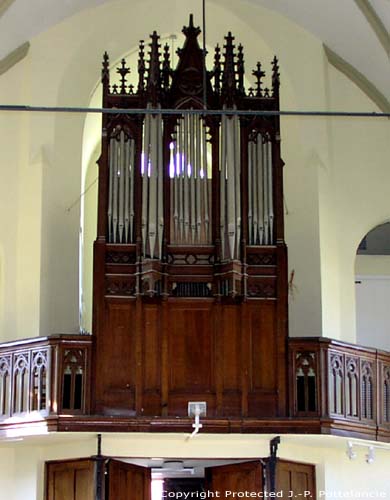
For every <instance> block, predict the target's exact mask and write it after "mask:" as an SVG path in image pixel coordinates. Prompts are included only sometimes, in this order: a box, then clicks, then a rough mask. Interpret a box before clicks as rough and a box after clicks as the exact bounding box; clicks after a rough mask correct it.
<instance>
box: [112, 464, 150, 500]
mask: <svg viewBox="0 0 390 500" xmlns="http://www.w3.org/2000/svg"><path fill="white" fill-rule="evenodd" d="M150 492H151V472H150V469H148V468H146V467H138V466H136V465H132V464H127V463H125V462H121V461H119V460H110V462H109V465H108V499H107V500H150V495H151V493H150Z"/></svg>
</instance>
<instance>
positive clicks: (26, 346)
mask: <svg viewBox="0 0 390 500" xmlns="http://www.w3.org/2000/svg"><path fill="white" fill-rule="evenodd" d="M91 344H92V339H91V337H88V336H82V335H55V336H50V337H38V338H33V339H27V340H19V341H14V342H8V343H5V344H0V421H4V420H5V419H9V418H11V417H23V416H26V415H27V414H31V413H34V412H35V413H38V414H40V415H41V416H42V417H47V416H50V415H57V414H72V415H74V414H86V413H88V412H89V381H90V358H91V352H90V351H91Z"/></svg>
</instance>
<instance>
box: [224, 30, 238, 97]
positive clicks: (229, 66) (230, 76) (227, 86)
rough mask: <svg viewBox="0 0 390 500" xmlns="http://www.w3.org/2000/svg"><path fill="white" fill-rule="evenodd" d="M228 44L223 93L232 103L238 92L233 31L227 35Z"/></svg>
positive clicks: (225, 46) (226, 45) (226, 47)
mask: <svg viewBox="0 0 390 500" xmlns="http://www.w3.org/2000/svg"><path fill="white" fill-rule="evenodd" d="M225 40H226V44H225V45H224V48H225V61H224V68H223V77H222V93H223V94H224V96H225V101H226V102H227V103H228V104H229V105H231V104H233V101H234V96H235V93H236V72H235V61H234V59H235V54H234V47H235V46H234V45H233V41H234V37H233V36H232V34H231V32H230V31H229V33H228V34H227V36H225Z"/></svg>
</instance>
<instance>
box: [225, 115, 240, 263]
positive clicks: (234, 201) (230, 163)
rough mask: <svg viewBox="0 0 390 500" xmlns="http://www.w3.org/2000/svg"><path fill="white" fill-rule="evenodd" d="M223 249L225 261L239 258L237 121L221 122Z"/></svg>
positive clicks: (233, 117) (238, 143) (227, 120)
mask: <svg viewBox="0 0 390 500" xmlns="http://www.w3.org/2000/svg"><path fill="white" fill-rule="evenodd" d="M220 171H221V241H222V245H221V249H222V259H226V258H227V259H238V258H239V240H240V232H241V194H240V189H241V183H240V176H241V167H240V130H239V122H238V117H237V116H236V115H233V116H232V117H226V116H222V120H221V166H220Z"/></svg>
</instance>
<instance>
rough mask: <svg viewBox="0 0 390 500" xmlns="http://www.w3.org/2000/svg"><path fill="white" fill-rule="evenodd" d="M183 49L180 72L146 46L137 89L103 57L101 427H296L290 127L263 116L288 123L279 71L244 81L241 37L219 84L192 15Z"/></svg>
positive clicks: (228, 51) (98, 326) (227, 55)
mask: <svg viewBox="0 0 390 500" xmlns="http://www.w3.org/2000/svg"><path fill="white" fill-rule="evenodd" d="M183 34H184V36H185V42H184V46H183V47H182V48H181V49H179V50H178V51H177V54H178V62H177V65H176V67H175V68H174V67H172V65H171V58H172V55H171V54H170V49H169V46H168V45H165V46H164V47H162V46H161V44H160V43H159V36H158V34H157V33H156V32H153V34H152V35H151V39H150V43H148V44H145V43H144V42H143V41H141V42H140V45H139V56H138V68H137V69H136V71H137V72H138V85H137V86H134V85H130V84H129V83H128V81H127V78H128V74H129V72H130V69H129V68H128V67H127V66H126V61H125V60H122V61H121V63H120V65H119V67H118V68H117V70H116V74H115V75H117V76H118V79H117V80H115V83H113V81H114V78H113V75H112V74H111V73H112V71H111V72H110V68H109V56H108V54H107V53H106V54H105V55H104V61H103V70H102V86H103V107H104V108H107V109H109V113H106V114H104V116H103V125H102V149H101V156H100V159H99V161H98V165H99V188H98V231H97V239H96V241H95V245H94V292H93V293H94V306H93V307H94V309H93V318H94V319H93V332H94V335H95V348H94V356H93V366H92V370H93V379H94V380H95V383H94V385H93V387H92V413H95V414H103V415H104V414H106V415H112V414H114V415H126V416H132V417H154V416H160V417H166V418H167V419H169V417H185V416H187V411H188V402H189V401H202V402H206V405H207V417H208V418H211V419H213V418H215V419H217V418H218V417H221V418H223V417H239V420H238V421H241V422H242V421H243V420H242V419H246V418H254V417H256V418H261V417H268V418H272V417H283V416H286V415H287V413H286V412H287V399H286V398H287V391H286V384H287V381H286V377H287V372H286V365H287V355H286V343H287V277H286V261H287V255H286V246H285V242H284V229H283V181H282V179H283V177H282V170H283V161H282V160H281V157H280V130H279V117H278V116H277V114H272V113H268V114H265V113H263V114H260V113H256V112H265V111H268V112H275V111H278V110H279V85H280V82H279V70H278V61H277V59H276V58H275V59H274V60H273V61H272V63H271V64H270V76H269V77H268V79H267V80H266V79H265V76H266V75H265V71H263V66H262V65H261V63H260V62H259V63H257V66H256V68H255V69H254V70H253V71H251V72H250V73H249V76H247V77H246V75H245V69H244V50H243V47H242V45H240V44H238V45H237V43H236V41H235V39H234V37H233V36H232V34H231V33H230V32H229V33H228V35H227V36H226V37H225V41H224V44H223V46H221V47H219V46H217V47H216V48H215V53H214V64H213V68H212V70H206V66H205V54H204V51H203V50H202V49H201V48H200V46H199V43H198V36H199V34H200V30H199V28H197V27H195V26H194V23H193V18H192V16H191V17H190V22H189V25H188V26H187V27H185V28H183ZM132 71H134V70H132ZM246 79H248V80H251V81H252V82H253V83H252V86H249V87H248V86H247V84H246ZM116 108H118V109H121V110H123V109H128V110H131V112H129V113H119V112H118V113H115V109H116ZM137 110H139V111H140V112H139V113H137ZM143 110H146V111H143ZM164 110H171V112H169V113H168V112H164Z"/></svg>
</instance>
